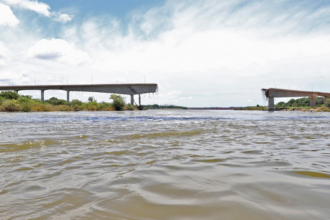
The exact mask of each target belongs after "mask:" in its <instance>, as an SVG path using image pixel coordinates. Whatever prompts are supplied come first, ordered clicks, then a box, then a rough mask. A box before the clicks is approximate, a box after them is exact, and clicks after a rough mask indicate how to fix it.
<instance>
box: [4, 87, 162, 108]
mask: <svg viewBox="0 0 330 220" xmlns="http://www.w3.org/2000/svg"><path fill="white" fill-rule="evenodd" d="M157 89H158V85H157V84H155V83H144V84H82V85H79V84H77V85H15V86H0V91H1V90H13V91H15V92H19V91H23V90H40V91H41V101H44V94H45V91H46V90H64V91H66V92H67V101H68V102H69V101H70V92H101V93H115V94H123V95H130V96H131V104H132V105H134V95H138V96H139V105H140V106H141V94H145V93H154V92H157Z"/></svg>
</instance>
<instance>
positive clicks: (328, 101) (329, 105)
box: [324, 97, 330, 108]
mask: <svg viewBox="0 0 330 220" xmlns="http://www.w3.org/2000/svg"><path fill="white" fill-rule="evenodd" d="M324 105H325V106H326V107H328V108H330V97H327V98H326V99H325V103H324Z"/></svg>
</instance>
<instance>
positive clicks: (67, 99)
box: [66, 91, 70, 102]
mask: <svg viewBox="0 0 330 220" xmlns="http://www.w3.org/2000/svg"><path fill="white" fill-rule="evenodd" d="M66 101H67V102H70V91H66Z"/></svg>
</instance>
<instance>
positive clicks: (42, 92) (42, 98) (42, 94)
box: [41, 90, 45, 102]
mask: <svg viewBox="0 0 330 220" xmlns="http://www.w3.org/2000/svg"><path fill="white" fill-rule="evenodd" d="M41 101H42V102H43V101H45V90H41Z"/></svg>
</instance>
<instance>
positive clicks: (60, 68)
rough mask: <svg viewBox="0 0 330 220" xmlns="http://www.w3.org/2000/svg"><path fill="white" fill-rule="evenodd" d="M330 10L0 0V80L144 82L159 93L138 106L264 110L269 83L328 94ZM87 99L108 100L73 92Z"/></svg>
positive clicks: (293, 0) (318, 4) (248, 2)
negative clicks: (261, 106)
mask: <svg viewBox="0 0 330 220" xmlns="http://www.w3.org/2000/svg"><path fill="white" fill-rule="evenodd" d="M329 14H330V2H329V1H321V0H316V1H310V0H299V1H298V0H281V1H266V0H233V1H225V0H189V1H177V0H122V1H114V0H113V1H111V0H96V1H95V0H94V1H87V0H70V1H64V0H56V1H50V0H48V1H47V0H41V1H31V0H0V15H1V16H0V84H8V83H9V82H10V83H11V84H16V85H19V84H34V83H35V81H36V83H37V84H61V83H67V82H69V83H91V82H92V81H93V83H131V82H132V83H133V82H134V83H135V82H136V83H141V82H144V80H146V81H147V82H155V83H158V84H159V86H160V91H159V93H158V94H156V95H155V96H150V97H149V95H145V96H144V97H143V101H144V103H152V104H153V103H158V104H181V105H185V106H246V105H256V104H265V103H263V100H262V98H261V92H260V89H261V88H267V87H278V88H289V89H302V90H312V89H313V90H322V91H329V92H330V84H329V83H328V82H330V74H329V73H330V63H329V62H328V61H329V58H330V41H329V39H330V38H329V37H330V36H329V35H330V33H329V30H330V29H329V27H330V16H329ZM35 79H36V80H35ZM24 94H30V95H33V96H34V97H39V96H40V94H39V93H38V92H36V91H29V92H24ZM45 96H46V98H50V97H52V96H56V97H59V98H65V93H64V92H61V91H47V92H46V94H45ZM89 96H94V97H96V99H97V100H99V101H105V100H108V97H109V95H108V94H97V93H73V94H72V95H71V97H72V98H78V99H81V100H87V98H88V97H89ZM277 101H280V100H277Z"/></svg>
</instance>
